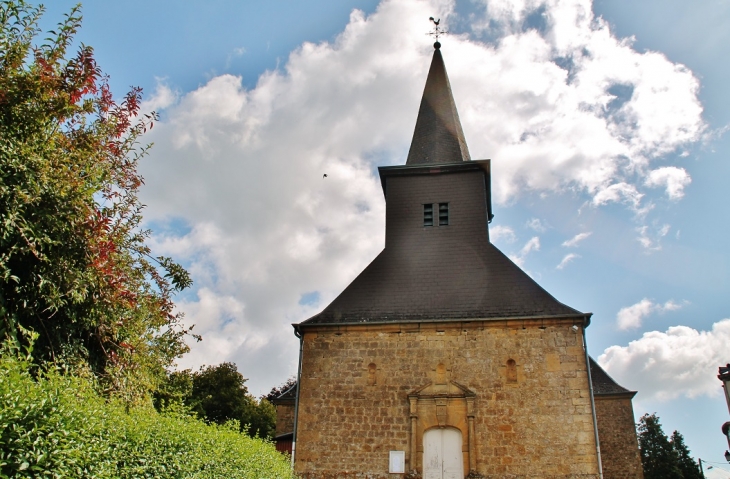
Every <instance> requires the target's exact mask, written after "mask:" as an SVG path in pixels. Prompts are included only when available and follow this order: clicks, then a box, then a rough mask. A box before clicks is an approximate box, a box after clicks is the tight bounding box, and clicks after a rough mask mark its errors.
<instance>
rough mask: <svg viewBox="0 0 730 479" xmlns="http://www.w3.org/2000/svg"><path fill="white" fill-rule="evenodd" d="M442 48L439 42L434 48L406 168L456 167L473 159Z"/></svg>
mask: <svg viewBox="0 0 730 479" xmlns="http://www.w3.org/2000/svg"><path fill="white" fill-rule="evenodd" d="M440 46H441V45H440V44H439V43H438V42H436V44H434V47H435V49H434V52H433V59H432V60H431V68H430V69H429V71H428V78H427V79H426V87H425V88H424V90H423V97H422V98H421V106H420V108H419V109H418V119H417V120H416V128H415V131H414V132H413V140H412V141H411V149H410V150H409V151H408V160H407V161H406V165H417V164H437V163H453V162H456V161H468V160H469V159H470V157H469V149H468V148H467V146H466V140H465V139H464V132H463V131H462V129H461V122H460V121H459V113H458V112H457V111H456V104H455V103H454V97H453V95H452V94H451V84H450V83H449V77H448V75H447V74H446V66H445V65H444V59H443V57H442V56H441V50H440Z"/></svg>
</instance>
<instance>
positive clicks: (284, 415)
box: [274, 399, 295, 436]
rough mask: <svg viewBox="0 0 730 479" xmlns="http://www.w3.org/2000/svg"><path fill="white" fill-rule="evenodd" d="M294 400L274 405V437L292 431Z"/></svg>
mask: <svg viewBox="0 0 730 479" xmlns="http://www.w3.org/2000/svg"><path fill="white" fill-rule="evenodd" d="M294 406H295V403H294V399H291V400H286V401H282V400H280V401H278V402H277V404H276V430H275V431H276V432H275V433H274V434H275V435H276V436H278V435H280V434H287V433H290V432H292V431H294Z"/></svg>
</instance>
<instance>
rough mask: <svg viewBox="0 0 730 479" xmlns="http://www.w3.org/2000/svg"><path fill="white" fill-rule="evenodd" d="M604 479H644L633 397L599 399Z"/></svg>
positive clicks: (597, 408)
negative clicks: (632, 402)
mask: <svg viewBox="0 0 730 479" xmlns="http://www.w3.org/2000/svg"><path fill="white" fill-rule="evenodd" d="M595 402H596V418H597V419H598V441H599V442H600V444H601V462H602V463H603V477H604V479H643V478H644V471H643V468H642V466H641V456H640V454H639V443H638V442H637V440H636V432H635V429H634V428H635V425H634V408H633V406H632V404H631V397H629V396H626V395H624V396H619V397H611V396H596V401H595Z"/></svg>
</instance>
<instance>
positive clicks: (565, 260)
mask: <svg viewBox="0 0 730 479" xmlns="http://www.w3.org/2000/svg"><path fill="white" fill-rule="evenodd" d="M578 258H580V255H579V254H575V253H568V254H566V255H565V257H563V259H562V261H560V263H559V264H558V265H557V266H556V267H555V268H556V269H563V268H565V267H566V266H568V263H570V262H571V261H573V260H574V259H578Z"/></svg>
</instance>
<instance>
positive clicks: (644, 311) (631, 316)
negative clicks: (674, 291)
mask: <svg viewBox="0 0 730 479" xmlns="http://www.w3.org/2000/svg"><path fill="white" fill-rule="evenodd" d="M681 307H682V306H681V305H680V304H677V303H675V302H674V301H672V300H669V301H667V302H666V303H664V304H657V303H654V302H652V301H651V300H649V299H647V298H644V299H642V300H641V301H639V302H638V303H636V304H632V305H631V306H627V307H625V308H621V309H620V310H619V312H618V314H617V315H616V324H617V326H618V328H619V329H621V330H625V329H636V328H638V327H639V326H641V323H642V322H643V321H644V318H646V317H647V316H649V315H651V314H654V313H664V312H666V311H676V310H678V309H680V308H681Z"/></svg>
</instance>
